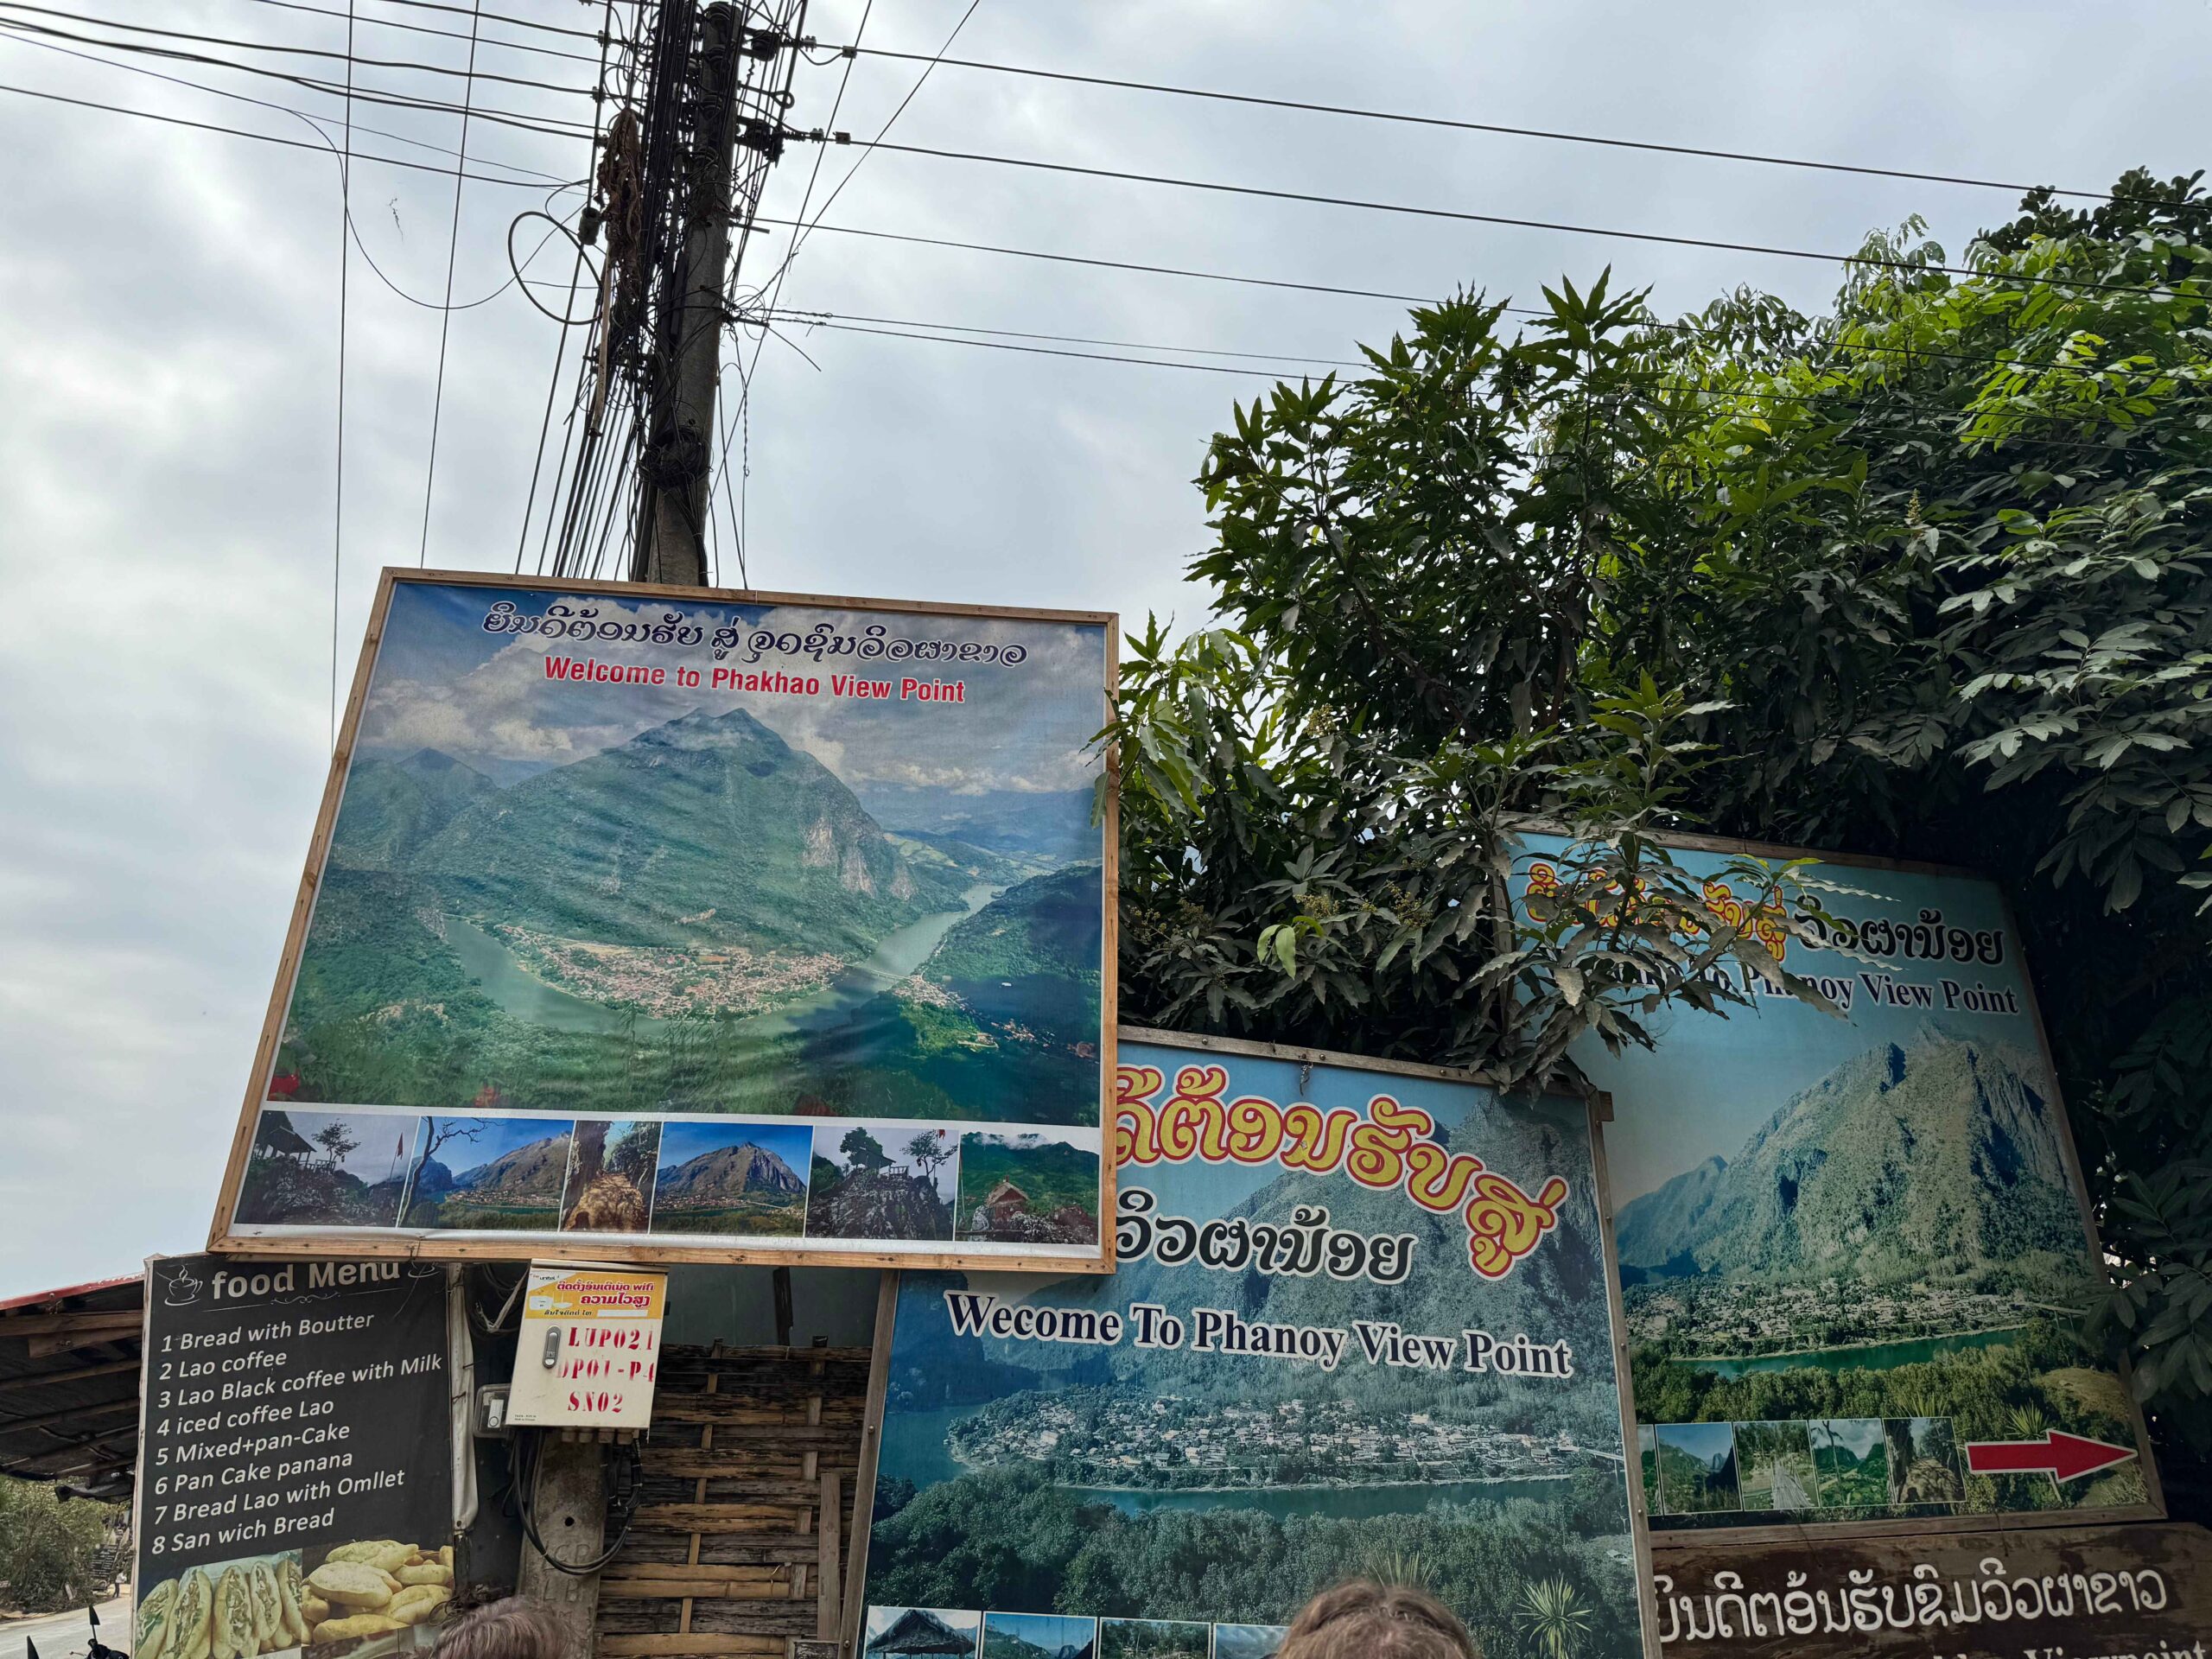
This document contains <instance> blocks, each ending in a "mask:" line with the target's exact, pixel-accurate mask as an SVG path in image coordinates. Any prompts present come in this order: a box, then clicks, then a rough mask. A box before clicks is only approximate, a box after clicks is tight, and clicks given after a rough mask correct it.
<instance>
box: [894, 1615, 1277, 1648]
mask: <svg viewBox="0 0 2212 1659" xmlns="http://www.w3.org/2000/svg"><path fill="white" fill-rule="evenodd" d="M1284 1630H1285V1627H1284V1626H1282V1625H1281V1624H1198V1623H1195V1622H1188V1621H1185V1620H1181V1619H1165V1618H1074V1617H1071V1616H1070V1615H1066V1614H1062V1613H988V1612H976V1611H961V1610H957V1609H952V1608H944V1607H871V1608H869V1609H868V1627H867V1630H866V1632H865V1634H864V1636H863V1638H862V1640H861V1653H862V1659H925V1656H926V1659H1274V1653H1275V1649H1278V1648H1280V1647H1281V1645H1282V1638H1283V1634H1284Z"/></svg>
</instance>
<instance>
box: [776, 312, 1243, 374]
mask: <svg viewBox="0 0 2212 1659" xmlns="http://www.w3.org/2000/svg"><path fill="white" fill-rule="evenodd" d="M778 321H801V322H804V323H805V324H806V325H807V326H808V327H815V328H834V329H836V330H837V331H838V332H839V333H841V334H880V335H881V336H882V337H883V338H884V339H886V340H934V341H936V342H937V343H938V345H941V346H981V347H982V348H984V349H985V350H988V351H994V352H1020V353H1026V354H1027V355H1030V356H1033V357H1072V358H1079V359H1083V360H1084V361H1086V362H1091V363H1135V364H1139V365H1142V366H1144V367H1146V368H1148V369H1192V370H1195V371H1197V372H1199V373H1201V374H1258V373H1261V372H1262V371H1261V370H1258V369H1240V368H1233V367H1231V366H1230V365H1226V364H1222V363H1179V362H1174V361H1173V360H1171V359H1166V358H1155V357H1118V356H1115V355H1113V354H1111V353H1103V352H1070V351H1062V350H1060V349H1058V347H1055V346H1022V345H1017V344H1015V343H1014V342H1013V341H1011V340H976V339H971V338H969V337H968V336H966V335H963V334H919V333H912V334H910V333H902V332H900V331H899V330H897V329H892V328H872V327H863V326H862V325H861V324H859V323H852V322H826V321H822V320H820V319H819V318H808V317H801V318H797V319H791V318H779V319H778ZM1047 338H1049V336H1047ZM1161 349H1162V350H1173V349H1174V348H1173V347H1172V346H1166V347H1162V348H1161Z"/></svg>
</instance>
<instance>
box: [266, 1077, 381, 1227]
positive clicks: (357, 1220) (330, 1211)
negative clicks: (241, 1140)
mask: <svg viewBox="0 0 2212 1659" xmlns="http://www.w3.org/2000/svg"><path fill="white" fill-rule="evenodd" d="M420 1126H421V1120H420V1119H419V1118H418V1117H417V1116H416V1115H415V1114H414V1113H412V1112H407V1113H395V1112H365V1111H347V1110H343V1109H340V1110H337V1111H326V1110H309V1109H306V1108H304V1107H299V1106H278V1105H275V1104H270V1105H266V1106H264V1107H263V1108H262V1109H261V1116H260V1119H259V1121H258V1122H256V1123H255V1125H254V1129H253V1147H252V1150H251V1152H250V1153H248V1154H247V1156H246V1166H245V1177H244V1179H242V1180H241V1181H240V1182H239V1184H238V1211H237V1219H238V1222H239V1223H240V1224H244V1225H251V1226H261V1227H392V1226H397V1224H398V1222H399V1206H400V1203H401V1201H402V1199H403V1198H404V1196H405V1194H406V1190H407V1174H408V1171H409V1170H410V1168H411V1167H412V1166H413V1165H414V1161H415V1147H416V1136H417V1135H418V1134H419V1133H420Z"/></svg>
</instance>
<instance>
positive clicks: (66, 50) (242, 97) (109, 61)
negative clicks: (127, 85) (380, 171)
mask: <svg viewBox="0 0 2212 1659" xmlns="http://www.w3.org/2000/svg"><path fill="white" fill-rule="evenodd" d="M343 15H344V14H343V13H340V16H343ZM0 40H8V41H13V42H14V43H15V44H16V45H17V46H30V47H36V48H38V49H39V50H40V51H41V52H58V53H60V54H61V55H62V56H63V57H65V58H76V59H78V60H80V61H82V62H85V63H97V64H99V65H101V66H102V67H105V68H109V69H120V70H122V71H124V73H127V74H133V75H143V76H146V77H147V78H148V79H152V80H159V81H165V82H167V83H168V85H169V86H182V87H185V88H187V89H188V90H189V91H192V92H206V93H207V94H208V95H209V96H211V97H214V98H227V99H231V100H232V102H234V103H238V104H251V105H254V106H255V107H256V108H257V109H264V110H274V111H276V112H277V114H279V115H289V116H290V117H292V118H294V119H296V120H299V121H304V122H305V123H307V124H308V127H310V128H311V129H313V130H315V131H317V132H321V130H322V129H321V127H320V126H318V125H317V124H316V123H317V120H318V118H317V117H315V116H312V115H309V114H308V112H307V111H305V110H302V109H298V108H296V107H294V106H293V105H289V104H278V103H275V102H272V101H271V100H270V99H265V98H256V97H254V96H253V95H252V94H251V93H250V92H233V91H232V90H231V89H230V88H229V87H227V86H209V85H208V84H207V82H206V81H204V80H191V79H187V78H186V77H184V76H182V75H171V74H165V73H162V71H161V70H159V69H149V68H148V67H146V66H145V65H144V64H143V63H125V62H123V61H122V60H120V59H117V58H104V57H102V56H101V55H100V54H99V53H97V52H80V51H79V50H77V49H76V48H74V47H68V46H60V45H57V44H56V43H55V42H54V41H35V40H26V39H24V38H23V37H22V36H20V35H7V34H5V33H3V32H0ZM118 113H120V114H124V115H133V114H137V113H139V111H134V110H120V111H118ZM214 130H216V131H219V132H231V133H235V134H237V136H238V137H242V138H264V137H268V136H269V135H267V134H264V133H257V132H250V131H247V130H245V129H243V128H238V127H219V128H216V129H214ZM350 130H352V131H354V132H357V133H360V132H365V133H369V134H371V135H372V136H373V137H378V138H389V139H391V141H392V143H396V144H405V145H406V146H407V147H408V148H409V149H423V150H429V151H430V152H431V153H432V154H434V155H438V156H451V155H453V154H454V150H453V149H451V148H449V147H448V146H447V145H444V144H433V143H426V142H425V141H423V139H420V138H410V137H408V136H407V135H406V134H405V133H402V132H392V131H389V130H386V129H385V128H383V127H365V126H363V125H362V124H360V123H359V122H358V121H356V122H353V123H351V124H350ZM271 142H272V143H286V142H289V141H287V140H283V139H272V140H271ZM307 148H308V149H314V148H315V146H314V145H312V144H310V145H308V146H307ZM346 154H347V155H349V156H352V157H353V159H354V160H355V161H362V162H383V161H390V162H391V165H393V166H395V167H409V166H413V165H415V163H412V162H404V161H401V160H399V159H397V157H387V156H365V155H363V154H361V152H359V150H356V149H353V148H352V147H351V146H350V145H349V146H348V147H347V149H346ZM476 163H477V165H478V166H479V167H499V168H505V169H506V170H507V171H508V172H510V173H521V174H525V175H528V176H527V177H524V178H520V179H495V178H491V177H489V176H487V175H485V174H481V173H472V174H470V175H468V176H469V177H470V178H472V179H474V180H476V181H479V182H480V183H485V184H519V185H522V186H524V187H525V188H530V189H542V188H543V185H544V184H551V185H557V186H559V187H560V188H563V189H568V188H572V186H573V185H574V184H575V181H574V180H569V179H563V178H562V177H561V176H560V175H558V174H554V173H544V172H540V171H539V170H538V169H537V168H533V167H524V166H523V165H521V164H520V163H519V162H502V161H499V160H496V159H495V158H493V157H492V156H478V157H477V158H476ZM428 170H429V171H430V172H434V173H439V174H450V173H451V171H452V169H451V168H429V169H428ZM532 180H542V181H543V184H536V183H532V182H531V181H532Z"/></svg>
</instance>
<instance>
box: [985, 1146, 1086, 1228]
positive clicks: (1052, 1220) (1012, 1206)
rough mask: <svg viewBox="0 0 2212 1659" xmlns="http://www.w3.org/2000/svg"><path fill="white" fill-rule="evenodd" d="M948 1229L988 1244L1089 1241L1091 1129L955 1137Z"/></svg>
mask: <svg viewBox="0 0 2212 1659" xmlns="http://www.w3.org/2000/svg"><path fill="white" fill-rule="evenodd" d="M956 1236H958V1237H960V1238H963V1239H974V1240H976V1241H979V1242H983V1243H993V1244H1096V1243H1097V1242H1098V1132H1097V1131H1096V1129H1046V1130H1042V1131H1039V1132H1029V1133H1023V1134H1017V1135H986V1134H982V1133H971V1134H969V1135H964V1136H963V1137H962V1139H961V1142H960V1205H959V1226H958V1231H957V1235H956Z"/></svg>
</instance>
